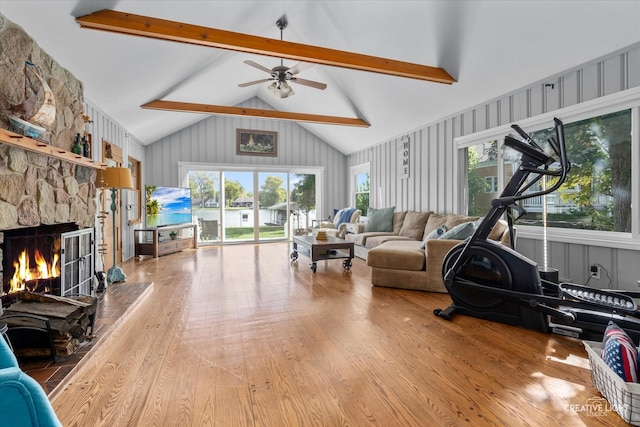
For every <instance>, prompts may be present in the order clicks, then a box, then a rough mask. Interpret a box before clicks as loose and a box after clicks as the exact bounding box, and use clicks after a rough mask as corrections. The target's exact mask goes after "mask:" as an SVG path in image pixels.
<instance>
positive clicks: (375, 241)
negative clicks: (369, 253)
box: [364, 234, 413, 249]
mask: <svg viewBox="0 0 640 427" xmlns="http://www.w3.org/2000/svg"><path fill="white" fill-rule="evenodd" d="M392 240H413V239H411V238H410V237H406V236H396V235H395V234H388V235H384V236H373V237H369V238H367V242H366V243H365V244H364V246H365V247H366V248H367V249H371V248H375V247H376V246H379V245H381V244H383V243H384V242H390V241H392Z"/></svg>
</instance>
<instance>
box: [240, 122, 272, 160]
mask: <svg viewBox="0 0 640 427" xmlns="http://www.w3.org/2000/svg"><path fill="white" fill-rule="evenodd" d="M236 154H237V155H240V156H270V157H277V156H278V133H277V132H271V131H266V130H249V129H238V130H237V131H236Z"/></svg>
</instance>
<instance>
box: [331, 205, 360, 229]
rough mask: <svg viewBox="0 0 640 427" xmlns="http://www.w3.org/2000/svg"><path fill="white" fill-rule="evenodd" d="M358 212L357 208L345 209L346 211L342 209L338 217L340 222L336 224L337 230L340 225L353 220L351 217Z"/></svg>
mask: <svg viewBox="0 0 640 427" xmlns="http://www.w3.org/2000/svg"><path fill="white" fill-rule="evenodd" d="M355 211H356V208H344V209H340V210H339V211H338V212H337V213H336V215H339V216H338V221H337V222H336V228H338V227H339V226H340V224H342V223H343V222H344V223H347V222H349V221H350V220H351V216H352V215H353V213H354V212H355Z"/></svg>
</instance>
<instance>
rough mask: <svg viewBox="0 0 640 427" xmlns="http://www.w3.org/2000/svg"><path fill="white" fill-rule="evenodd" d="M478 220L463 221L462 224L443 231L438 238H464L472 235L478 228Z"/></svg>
mask: <svg viewBox="0 0 640 427" xmlns="http://www.w3.org/2000/svg"><path fill="white" fill-rule="evenodd" d="M477 226H478V225H477V223H476V221H471V222H463V223H462V224H458V225H456V226H455V227H453V228H452V229H451V230H449V231H446V232H445V233H443V234H442V235H441V236H440V237H438V239H447V240H464V239H466V238H467V237H471V235H472V234H473V232H474V231H476V228H477Z"/></svg>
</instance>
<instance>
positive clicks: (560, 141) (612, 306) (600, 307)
mask: <svg viewBox="0 0 640 427" xmlns="http://www.w3.org/2000/svg"><path fill="white" fill-rule="evenodd" d="M554 121H555V134H556V136H555V138H553V137H552V138H549V140H548V143H549V146H550V147H551V149H552V150H553V151H554V156H555V157H557V162H558V163H559V166H558V167H555V168H553V169H551V168H550V167H551V166H552V165H554V164H555V163H556V159H554V157H552V156H550V155H548V154H547V153H545V151H544V150H543V149H542V148H541V147H540V146H539V145H538V144H537V143H536V142H535V141H534V140H533V139H532V138H531V137H530V136H529V135H528V134H527V133H525V132H524V131H523V130H522V129H521V128H520V127H518V126H517V125H513V126H512V128H513V129H514V130H515V131H516V132H517V134H518V135H517V136H516V135H512V134H509V135H507V136H506V137H505V139H504V145H505V146H507V147H511V148H513V149H515V150H516V151H518V152H519V153H520V154H521V155H522V157H521V159H520V166H519V167H518V169H517V171H515V173H514V174H513V176H512V177H511V179H510V180H509V182H508V183H507V185H506V187H505V189H504V190H503V192H502V194H501V195H500V196H499V197H498V198H497V199H494V200H493V201H492V202H491V209H490V210H489V212H488V213H487V215H486V216H485V217H484V219H483V220H482V222H481V223H480V225H479V226H478V228H477V229H476V230H475V232H474V234H473V235H472V236H471V237H469V238H468V239H467V240H466V241H464V242H462V243H460V244H459V245H457V246H455V247H453V248H452V249H451V250H450V251H449V253H448V254H447V255H446V257H445V259H444V262H443V266H442V274H443V277H444V284H445V286H446V288H447V291H448V292H449V295H450V296H451V299H452V300H453V304H452V305H450V306H449V307H448V308H446V309H444V310H442V309H436V310H434V314H435V315H436V316H439V317H442V318H444V319H446V320H451V318H452V317H453V316H454V315H455V314H465V315H468V316H472V317H477V318H481V319H487V320H491V321H495V322H500V323H506V324H509V325H514V326H521V327H524V328H527V329H532V330H536V331H541V332H546V333H549V332H554V333H558V334H561V335H567V336H571V337H575V338H582V339H589V340H601V339H602V336H603V334H604V330H605V329H606V327H607V324H608V323H609V321H610V320H613V321H615V322H616V323H617V324H618V325H619V326H620V327H622V328H623V329H625V330H626V331H627V333H628V334H629V335H630V336H631V337H632V338H633V339H634V340H636V341H637V340H638V339H640V319H639V318H638V315H639V313H638V306H637V304H636V301H635V299H634V298H635V297H638V293H637V292H629V291H608V290H601V289H595V288H590V287H587V286H582V285H577V284H573V283H560V284H557V283H553V282H550V281H547V280H544V279H541V278H540V272H539V270H538V265H537V264H536V263H535V262H533V261H532V260H530V259H528V258H526V257H524V256H522V255H521V254H519V253H518V252H516V251H515V250H514V249H513V247H514V234H513V222H514V221H516V220H517V219H518V218H519V217H520V216H522V215H524V214H525V213H526V212H525V211H524V210H523V209H522V208H521V207H520V206H518V202H519V201H521V200H525V199H529V198H533V197H538V196H542V195H545V194H548V193H551V192H553V191H555V190H557V189H558V188H559V187H560V186H561V185H562V183H563V182H564V181H565V179H566V176H567V174H568V173H569V170H570V169H571V164H570V162H569V160H568V158H567V153H566V146H565V139H564V128H563V124H562V121H561V120H559V119H557V118H556V119H554ZM545 176H554V177H557V180H556V181H555V183H554V184H553V185H552V186H550V187H549V188H546V189H543V190H540V191H533V192H530V193H527V194H524V193H525V191H527V190H528V189H530V188H531V187H532V186H533V185H534V184H535V183H536V182H538V181H539V180H540V179H541V178H543V177H545ZM505 213H506V214H507V223H508V226H509V235H510V244H511V247H507V246H505V245H503V244H500V243H498V242H495V241H493V240H488V239H487V237H488V235H489V232H490V231H491V229H492V228H493V227H494V226H495V225H496V223H497V222H498V220H499V219H500V218H501V217H502V216H503V214H505ZM516 213H517V214H518V216H517V217H516V216H515V214H516Z"/></svg>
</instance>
